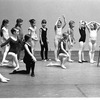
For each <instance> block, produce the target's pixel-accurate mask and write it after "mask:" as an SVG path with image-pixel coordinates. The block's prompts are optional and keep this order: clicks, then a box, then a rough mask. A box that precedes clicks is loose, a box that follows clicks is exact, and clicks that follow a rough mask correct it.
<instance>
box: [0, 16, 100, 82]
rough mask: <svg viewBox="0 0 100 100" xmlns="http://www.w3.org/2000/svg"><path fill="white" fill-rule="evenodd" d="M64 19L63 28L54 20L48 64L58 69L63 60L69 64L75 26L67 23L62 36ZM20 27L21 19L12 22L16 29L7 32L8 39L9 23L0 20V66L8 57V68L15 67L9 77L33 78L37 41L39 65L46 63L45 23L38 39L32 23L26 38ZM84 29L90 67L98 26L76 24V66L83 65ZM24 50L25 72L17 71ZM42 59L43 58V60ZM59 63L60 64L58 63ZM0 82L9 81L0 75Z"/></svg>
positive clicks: (73, 23) (33, 21)
mask: <svg viewBox="0 0 100 100" xmlns="http://www.w3.org/2000/svg"><path fill="white" fill-rule="evenodd" d="M62 17H63V19H64V25H62V21H61V18H58V20H57V21H56V24H55V26H54V31H55V38H54V46H55V50H54V55H55V61H56V62H55V63H52V62H50V63H49V64H48V65H47V66H49V65H60V66H61V67H62V68H64V69H65V68H66V67H65V66H64V63H65V61H66V59H68V61H69V62H73V60H72V59H71V48H72V47H73V45H74V44H75V43H76V42H75V38H74V27H75V22H74V21H73V20H71V21H69V28H68V30H67V31H66V32H64V33H63V32H62V31H63V28H64V27H65V26H66V20H65V17H64V16H62ZM22 23H23V20H22V19H21V18H19V19H17V20H16V25H15V27H13V28H12V29H11V33H12V35H11V36H9V32H8V26H9V20H7V19H4V20H3V21H2V25H1V29H0V36H1V45H0V46H1V47H2V54H3V59H2V62H1V65H4V64H5V63H8V62H9V61H8V60H6V56H7V55H11V56H12V58H13V60H12V65H13V66H14V67H15V68H14V70H13V72H11V73H10V74H17V73H19V74H30V71H31V76H32V77H34V76H35V74H34V69H35V62H36V61H37V60H36V58H35V56H34V52H35V46H36V43H37V41H38V40H39V42H40V47H41V51H40V56H41V59H42V60H43V61H48V60H49V59H48V42H49V41H48V38H47V31H48V29H47V27H46V24H47V21H46V20H45V19H43V20H42V21H41V25H42V27H41V28H40V29H39V38H38V36H37V27H36V20H35V19H30V20H29V23H30V27H29V28H28V34H25V36H24V35H23V30H22V27H21V26H22ZM86 28H87V29H88V31H89V34H90V37H89V57H90V63H94V62H95V61H94V52H95V47H96V40H97V39H96V38H97V32H98V30H99V29H100V24H99V23H97V22H95V21H91V22H89V23H87V22H86V21H82V20H81V21H80V22H79V33H80V39H79V44H80V49H79V61H78V62H79V63H82V62H86V60H85V59H84V46H85V40H86ZM66 46H67V47H68V50H66ZM22 50H24V57H23V62H24V63H25V64H26V70H19V60H20V54H21V51H22ZM44 55H45V57H44ZM58 62H60V63H58ZM0 80H1V82H8V81H9V80H10V79H8V78H5V77H4V76H2V75H1V74H0Z"/></svg>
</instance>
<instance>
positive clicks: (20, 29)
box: [15, 18, 24, 62]
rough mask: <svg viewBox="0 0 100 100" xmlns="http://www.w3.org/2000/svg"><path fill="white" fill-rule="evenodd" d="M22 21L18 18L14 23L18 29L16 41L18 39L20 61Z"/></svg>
mask: <svg viewBox="0 0 100 100" xmlns="http://www.w3.org/2000/svg"><path fill="white" fill-rule="evenodd" d="M22 23H23V20H22V19H21V18H18V19H17V20H16V25H15V28H16V29H17V30H19V33H18V36H17V37H18V41H19V44H18V55H17V56H18V60H19V61H20V62H22V60H21V59H20V56H21V51H22V50H23V44H24V43H23V30H22Z"/></svg>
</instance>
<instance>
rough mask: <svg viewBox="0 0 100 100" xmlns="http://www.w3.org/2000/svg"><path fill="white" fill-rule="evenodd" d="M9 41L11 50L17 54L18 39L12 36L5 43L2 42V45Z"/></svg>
mask: <svg viewBox="0 0 100 100" xmlns="http://www.w3.org/2000/svg"><path fill="white" fill-rule="evenodd" d="M8 43H9V45H10V49H9V52H13V53H15V54H17V51H18V50H17V46H18V40H14V39H12V38H11V37H10V38H9V39H8V40H7V41H6V42H5V43H3V44H1V47H3V46H5V45H6V44H8Z"/></svg>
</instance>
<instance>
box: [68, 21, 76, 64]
mask: <svg viewBox="0 0 100 100" xmlns="http://www.w3.org/2000/svg"><path fill="white" fill-rule="evenodd" d="M74 27H75V22H74V21H72V20H71V21H69V29H68V30H67V33H68V35H69V36H68V41H67V45H68V53H69V62H73V60H72V59H71V48H72V47H73V44H75V38H74Z"/></svg>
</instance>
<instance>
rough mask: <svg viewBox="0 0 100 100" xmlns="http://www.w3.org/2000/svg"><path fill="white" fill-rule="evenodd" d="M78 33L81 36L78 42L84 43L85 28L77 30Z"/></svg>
mask: <svg viewBox="0 0 100 100" xmlns="http://www.w3.org/2000/svg"><path fill="white" fill-rule="evenodd" d="M79 33H80V35H81V37H80V39H79V42H81V41H82V42H85V40H86V32H85V27H83V28H79Z"/></svg>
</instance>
